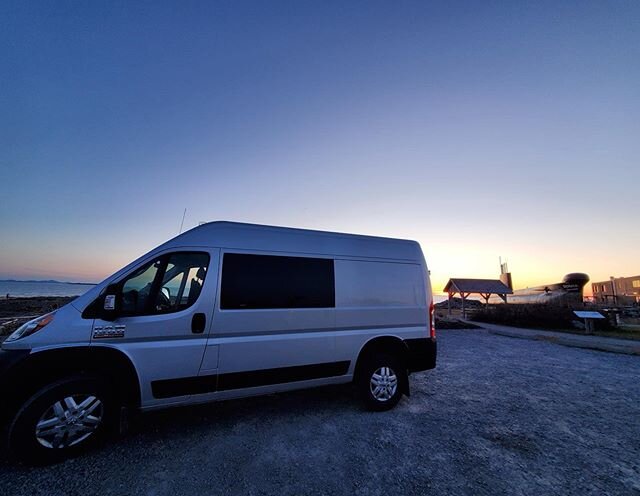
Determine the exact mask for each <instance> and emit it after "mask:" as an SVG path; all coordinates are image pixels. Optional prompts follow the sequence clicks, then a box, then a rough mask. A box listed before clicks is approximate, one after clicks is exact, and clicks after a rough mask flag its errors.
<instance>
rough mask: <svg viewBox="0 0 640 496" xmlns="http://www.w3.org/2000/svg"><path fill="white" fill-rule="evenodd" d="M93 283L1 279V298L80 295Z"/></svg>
mask: <svg viewBox="0 0 640 496" xmlns="http://www.w3.org/2000/svg"><path fill="white" fill-rule="evenodd" d="M93 286H94V285H93V284H69V283H66V282H20V281H15V282H14V281H9V282H8V281H0V298H2V297H4V296H5V295H6V294H7V293H9V295H10V296H78V295H81V294H83V293H86V292H87V291H88V290H89V289H91V288H92V287H93Z"/></svg>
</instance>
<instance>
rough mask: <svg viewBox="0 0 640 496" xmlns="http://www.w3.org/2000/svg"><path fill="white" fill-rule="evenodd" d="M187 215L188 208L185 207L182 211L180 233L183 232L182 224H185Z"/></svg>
mask: <svg viewBox="0 0 640 496" xmlns="http://www.w3.org/2000/svg"><path fill="white" fill-rule="evenodd" d="M186 215H187V209H186V208H185V209H184V212H182V222H180V230H179V231H178V234H180V233H181V232H182V226H184V217H185V216H186Z"/></svg>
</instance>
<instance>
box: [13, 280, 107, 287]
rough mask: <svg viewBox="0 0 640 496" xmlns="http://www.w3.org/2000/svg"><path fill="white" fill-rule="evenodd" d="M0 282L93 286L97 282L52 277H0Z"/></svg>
mask: <svg viewBox="0 0 640 496" xmlns="http://www.w3.org/2000/svg"><path fill="white" fill-rule="evenodd" d="M2 282H19V283H24V284H43V283H44V284H78V285H80V286H95V285H96V284H98V283H97V282H75V281H74V282H71V281H56V280H54V279H46V280H41V281H38V280H35V279H30V280H26V281H22V280H20V279H0V283H2Z"/></svg>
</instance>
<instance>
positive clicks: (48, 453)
mask: <svg viewBox="0 0 640 496" xmlns="http://www.w3.org/2000/svg"><path fill="white" fill-rule="evenodd" d="M111 398H112V395H110V394H109V392H108V389H107V388H106V387H105V385H104V384H103V383H102V381H100V380H98V379H95V378H89V377H72V378H67V379H63V380H61V381H58V382H55V383H53V384H50V385H48V386H45V387H44V388H42V389H40V390H39V391H37V392H36V393H35V394H34V395H33V396H31V398H29V399H28V400H27V401H26V402H25V403H24V404H23V405H22V407H21V408H20V409H19V410H18V412H17V413H16V415H15V417H14V419H13V422H12V423H11V426H10V428H9V450H10V452H11V453H13V454H14V455H16V456H17V458H19V459H20V460H22V461H24V462H27V463H28V464H42V463H53V462H56V461H60V460H62V459H64V458H67V457H69V456H73V455H75V454H77V453H79V452H81V451H83V450H85V449H86V448H88V447H89V446H91V445H93V444H95V443H96V442H98V441H99V440H100V439H102V438H103V436H104V434H105V433H106V431H107V428H108V427H109V426H110V425H112V422H113V420H114V419H115V418H116V415H115V403H114V402H113V401H112V399H111Z"/></svg>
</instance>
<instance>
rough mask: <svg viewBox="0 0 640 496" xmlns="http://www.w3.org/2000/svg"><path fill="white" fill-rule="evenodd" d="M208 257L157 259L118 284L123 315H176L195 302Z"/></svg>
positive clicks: (193, 254)
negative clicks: (119, 285)
mask: <svg viewBox="0 0 640 496" xmlns="http://www.w3.org/2000/svg"><path fill="white" fill-rule="evenodd" d="M208 266H209V254H207V253H199V252H178V253H172V254H169V255H163V256H161V257H158V258H157V259H156V260H154V261H153V262H150V263H149V264H147V265H145V266H143V267H140V268H139V269H138V270H136V271H135V272H133V273H132V274H130V275H129V276H128V277H127V278H126V279H125V280H124V281H122V283H121V284H122V286H121V287H122V314H123V316H135V315H156V314H162V313H170V312H178V311H180V310H184V309H185V308H188V307H190V306H191V305H192V304H193V303H195V301H196V300H197V299H198V296H199V295H200V291H201V290H202V285H203V284H204V279H205V277H206V275H207V267H208Z"/></svg>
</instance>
